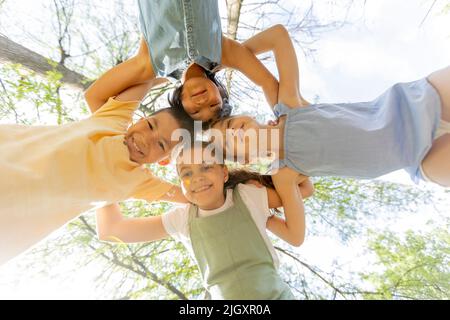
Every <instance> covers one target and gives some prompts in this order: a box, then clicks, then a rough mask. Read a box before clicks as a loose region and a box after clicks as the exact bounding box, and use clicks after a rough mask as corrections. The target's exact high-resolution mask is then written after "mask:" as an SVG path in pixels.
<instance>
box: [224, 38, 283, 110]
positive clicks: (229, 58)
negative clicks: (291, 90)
mask: <svg viewBox="0 0 450 320" xmlns="http://www.w3.org/2000/svg"><path fill="white" fill-rule="evenodd" d="M222 64H223V65H224V66H226V67H229V68H233V69H236V70H238V71H240V72H242V73H243V74H244V75H245V76H246V77H247V78H249V79H250V80H251V81H252V82H253V83H254V84H256V85H257V86H259V87H261V89H262V90H263V92H264V95H265V96H266V100H267V102H268V103H269V105H270V107H271V108H273V106H274V105H275V104H276V103H277V101H278V81H277V79H276V78H275V77H274V76H273V75H272V74H271V73H270V72H269V70H267V68H266V67H265V66H264V65H263V64H262V63H261V61H259V60H258V58H256V56H255V54H253V53H252V52H251V51H250V50H249V49H248V48H246V47H245V46H244V45H242V44H241V43H239V42H237V41H235V40H232V39H229V38H227V37H225V36H222Z"/></svg>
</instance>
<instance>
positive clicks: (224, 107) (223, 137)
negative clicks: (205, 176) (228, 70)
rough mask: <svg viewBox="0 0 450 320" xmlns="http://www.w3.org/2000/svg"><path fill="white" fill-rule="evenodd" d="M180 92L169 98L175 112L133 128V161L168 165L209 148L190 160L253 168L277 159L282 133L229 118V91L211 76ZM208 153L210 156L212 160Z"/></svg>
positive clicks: (180, 88)
mask: <svg viewBox="0 0 450 320" xmlns="http://www.w3.org/2000/svg"><path fill="white" fill-rule="evenodd" d="M206 75H207V77H204V78H203V77H194V78H191V79H189V80H187V81H185V82H184V83H183V84H182V85H180V86H178V87H177V88H176V89H175V90H174V92H173V93H172V95H171V96H170V97H169V104H170V107H168V108H164V109H161V110H158V111H156V112H154V113H153V114H152V115H151V116H149V117H146V118H143V119H141V120H139V121H138V122H137V123H136V124H134V125H132V126H131V127H130V128H129V129H128V132H127V134H126V136H125V142H126V145H127V146H128V148H129V151H130V159H131V160H133V161H135V162H137V163H139V164H144V163H157V162H158V163H160V164H167V163H168V162H170V160H171V159H172V160H173V159H176V157H177V155H176V154H177V153H179V152H180V150H179V149H177V148H175V147H176V146H177V145H180V146H182V148H183V149H185V150H186V149H189V148H190V147H191V146H193V145H195V144H196V143H199V142H200V143H201V142H205V141H206V142H209V146H208V147H207V148H204V149H203V154H202V155H199V154H198V156H196V157H193V158H191V160H192V161H194V163H196V164H201V163H202V161H203V160H204V159H210V157H211V154H214V155H216V159H222V160H221V161H222V164H223V163H224V161H225V160H227V161H232V162H238V163H241V164H251V163H255V162H257V161H258V160H259V159H261V158H268V157H269V158H270V157H271V156H272V155H274V154H275V153H276V151H277V150H279V149H278V144H279V136H280V133H279V132H278V130H277V129H276V128H269V127H268V126H264V125H261V124H259V123H258V122H257V121H256V120H255V119H253V118H252V117H250V116H245V115H236V116H230V114H231V111H232V107H231V105H230V104H229V102H228V99H229V97H228V94H227V92H226V90H225V88H224V86H223V85H222V84H221V83H220V82H219V81H218V80H216V78H215V76H214V75H213V74H211V73H206ZM208 153H209V154H208Z"/></svg>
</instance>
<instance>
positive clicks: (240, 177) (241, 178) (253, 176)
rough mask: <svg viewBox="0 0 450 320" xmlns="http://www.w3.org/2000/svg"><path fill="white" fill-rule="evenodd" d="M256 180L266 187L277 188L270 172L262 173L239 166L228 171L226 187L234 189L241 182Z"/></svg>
mask: <svg viewBox="0 0 450 320" xmlns="http://www.w3.org/2000/svg"><path fill="white" fill-rule="evenodd" d="M250 180H255V181H258V182H259V183H261V184H262V185H263V186H264V187H266V188H271V189H275V186H274V184H273V181H272V176H270V175H268V174H260V173H259V172H255V171H250V170H248V169H245V168H237V169H232V170H230V171H228V181H227V182H226V183H225V186H224V188H225V189H234V188H235V187H236V186H237V185H238V184H240V183H246V182H248V181H250Z"/></svg>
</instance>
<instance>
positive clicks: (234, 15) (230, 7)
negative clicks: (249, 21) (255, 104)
mask: <svg viewBox="0 0 450 320" xmlns="http://www.w3.org/2000/svg"><path fill="white" fill-rule="evenodd" d="M242 2H243V0H227V12H228V26H227V36H228V37H229V38H231V39H233V40H236V36H237V29H238V25H239V17H240V16H241V7H242ZM232 77H233V70H227V72H226V81H227V90H228V92H230V89H231V78H232Z"/></svg>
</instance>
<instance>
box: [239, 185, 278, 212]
mask: <svg viewBox="0 0 450 320" xmlns="http://www.w3.org/2000/svg"><path fill="white" fill-rule="evenodd" d="M238 188H239V192H240V194H241V197H242V200H243V201H244V202H245V204H246V205H247V207H248V208H249V209H250V210H251V211H252V212H255V213H257V214H256V216H258V217H261V218H263V219H264V220H267V218H269V217H270V216H271V214H270V209H269V200H268V196H267V188H266V187H257V186H255V185H253V184H243V183H241V184H239V185H238Z"/></svg>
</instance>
